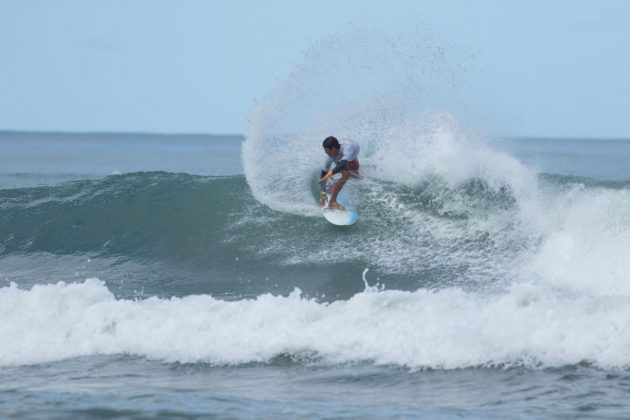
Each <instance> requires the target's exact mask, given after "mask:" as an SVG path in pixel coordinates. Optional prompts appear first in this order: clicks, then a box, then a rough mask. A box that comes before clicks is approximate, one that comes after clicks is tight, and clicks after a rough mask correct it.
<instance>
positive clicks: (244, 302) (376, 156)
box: [0, 128, 630, 419]
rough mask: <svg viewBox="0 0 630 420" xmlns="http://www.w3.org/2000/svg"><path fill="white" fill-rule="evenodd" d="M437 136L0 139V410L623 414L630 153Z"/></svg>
mask: <svg viewBox="0 0 630 420" xmlns="http://www.w3.org/2000/svg"><path fill="white" fill-rule="evenodd" d="M438 131H439V133H440V134H439V135H435V134H434V135H431V136H429V137H428V138H417V137H413V136H409V138H402V137H399V138H398V139H397V141H396V142H395V143H394V142H391V141H390V142H389V143H386V144H384V145H383V141H382V140H381V139H373V138H357V139H355V140H357V141H358V142H359V143H360V144H361V147H362V151H361V155H360V161H361V171H362V175H363V178H362V179H361V180H359V181H355V182H352V183H349V184H348V186H347V187H346V192H347V194H348V195H349V196H350V197H351V198H352V199H353V201H354V202H355V204H356V205H357V208H358V211H359V215H360V216H359V221H358V222H357V223H356V225H354V226H351V227H347V228H339V227H335V226H332V225H330V224H328V223H327V222H326V221H325V220H324V219H323V218H322V217H321V216H320V214H319V209H318V207H317V203H316V194H317V188H316V186H315V182H316V180H317V176H318V174H319V170H320V164H321V162H322V161H323V158H324V155H323V153H322V150H321V140H322V138H320V137H317V138H315V137H313V138H312V147H311V148H308V147H304V145H305V144H310V143H309V142H306V141H302V142H301V143H299V145H300V147H296V148H292V149H290V150H287V149H286V148H281V147H275V143H273V142H272V143H264V142H262V143H257V142H256V141H255V138H250V137H247V138H245V137H243V136H221V135H194V136H188V135H149V134H98V133H95V134H76V133H75V134H67V133H21V132H0V319H1V320H2V323H1V324H0V343H2V344H1V345H0V417H7V418H112V417H125V418H165V419H166V418H200V417H217V418H261V417H263V418H416V417H424V418H456V417H457V418H459V417H472V418H514V417H516V418H529V417H545V418H546V417H562V418H574V417H586V418H593V417H596V418H601V417H610V418H623V417H628V416H629V415H630V399H628V395H630V371H629V370H628V369H629V368H630V211H629V209H630V164H629V162H630V140H606V139H591V140H588V139H527V138H522V139H492V140H486V141H470V140H469V139H466V138H459V137H458V136H456V135H452V133H451V134H449V133H448V132H447V133H446V134H445V133H444V131H448V130H446V129H445V128H441V129H440V130H437V131H434V132H438ZM342 140H343V139H342ZM309 141H310V140H309ZM286 142H289V143H290V140H283V141H282V142H279V143H278V144H284V143H286ZM384 146H386V147H384Z"/></svg>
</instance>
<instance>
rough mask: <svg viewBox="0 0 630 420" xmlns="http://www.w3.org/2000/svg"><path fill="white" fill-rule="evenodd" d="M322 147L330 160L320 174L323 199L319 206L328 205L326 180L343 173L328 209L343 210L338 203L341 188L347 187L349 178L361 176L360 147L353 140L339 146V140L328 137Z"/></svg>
mask: <svg viewBox="0 0 630 420" xmlns="http://www.w3.org/2000/svg"><path fill="white" fill-rule="evenodd" d="M322 146H324V152H325V153H326V154H327V155H328V159H326V162H325V163H324V169H323V170H322V173H321V174H320V178H321V179H320V180H319V183H320V184H321V189H322V192H321V195H322V197H321V200H320V202H319V204H320V206H322V207H324V206H325V205H326V180H327V179H328V178H330V177H332V176H333V175H335V174H338V173H339V172H341V178H340V179H339V180H337V182H335V183H334V184H333V186H332V193H331V195H330V202H329V203H328V207H329V208H330V209H333V210H343V207H341V206H340V205H339V203H337V195H338V194H339V191H341V188H343V186H344V185H345V183H346V181H347V180H348V178H350V177H351V176H353V177H358V176H359V159H358V156H359V150H360V147H359V144H358V143H356V142H354V141H351V140H347V141H345V142H344V143H342V144H339V140H337V138H335V137H333V136H330V137H326V139H325V140H324V142H323V143H322ZM333 163H334V164H335V167H334V168H333V169H332V170H331V169H330V167H331V166H332V164H333Z"/></svg>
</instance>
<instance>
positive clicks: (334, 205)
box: [328, 200, 345, 210]
mask: <svg viewBox="0 0 630 420" xmlns="http://www.w3.org/2000/svg"><path fill="white" fill-rule="evenodd" d="M328 208H329V209H331V210H345V209H344V208H343V206H341V205H340V204H339V203H337V202H336V201H332V200H330V203H328Z"/></svg>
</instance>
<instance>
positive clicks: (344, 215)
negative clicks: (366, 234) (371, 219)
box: [322, 194, 359, 226]
mask: <svg viewBox="0 0 630 420" xmlns="http://www.w3.org/2000/svg"><path fill="white" fill-rule="evenodd" d="M329 201H330V194H328V200H327V201H326V206H324V207H322V213H323V214H324V217H325V218H326V220H328V221H329V222H330V223H332V224H333V225H337V226H348V225H352V224H354V222H356V221H357V219H358V218H359V215H358V214H357V211H356V210H355V209H354V206H353V205H352V203H350V201H348V199H346V198H345V197H344V196H342V195H338V196H337V203H339V204H340V205H342V206H343V208H344V210H333V209H330V208H328V202H329Z"/></svg>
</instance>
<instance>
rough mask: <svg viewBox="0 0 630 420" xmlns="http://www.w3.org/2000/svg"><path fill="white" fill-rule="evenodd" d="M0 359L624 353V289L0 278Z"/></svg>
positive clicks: (418, 361) (624, 357)
mask: <svg viewBox="0 0 630 420" xmlns="http://www.w3.org/2000/svg"><path fill="white" fill-rule="evenodd" d="M0 316H2V319H3V323H2V326H1V327H0V338H1V339H2V342H3V346H2V347H1V348H0V365H2V366H11V365H26V364H35V363H44V362H53V361H58V360H63V359H67V358H72V357H79V356H90V355H111V354H127V355H134V356H140V357H146V358H150V359H155V360H162V361H164V362H181V363H197V362H201V363H209V364H214V365H236V364H242V363H251V362H260V363H269V362H273V359H274V358H275V357H277V356H286V355H288V356H290V357H293V358H294V360H295V361H296V362H298V363H299V362H305V363H320V364H326V365H330V364H339V363H372V364H376V365H394V366H401V367H405V368H411V369H422V368H444V369H456V368H466V367H473V366H477V367H478V366H502V367H509V366H526V367H532V368H544V367H556V366H563V365H573V364H577V363H581V362H588V363H592V364H594V365H596V366H600V367H605V368H625V367H627V366H628V365H629V364H630V328H629V325H628V324H629V321H628V320H630V298H628V297H621V296H590V295H583V294H582V295H579V294H572V293H566V292H559V291H557V290H556V291H554V290H553V289H549V288H545V287H542V286H540V285H531V284H530V285H527V284H521V285H518V286H513V287H511V288H510V289H509V290H507V291H506V292H505V293H501V294H490V295H482V294H477V293H469V292H464V291H462V290H460V289H456V288H449V289H443V290H438V291H427V290H418V291H416V292H403V291H395V290H392V291H375V290H374V289H373V288H372V289H368V290H366V292H363V293H359V294H357V295H355V296H354V297H352V298H351V299H349V300H347V301H336V302H333V303H322V302H317V301H316V300H313V299H306V298H303V297H301V295H300V292H299V290H295V291H294V292H293V293H291V294H290V295H289V296H274V295H270V294H265V295H261V296H258V297H257V298H255V299H245V300H238V301H224V300H220V299H216V298H214V297H212V296H208V295H195V296H187V297H184V298H170V299H159V298H156V297H153V298H149V299H144V300H121V299H116V298H115V297H114V296H113V295H112V293H110V291H109V290H108V289H107V287H106V285H105V284H104V283H103V282H102V281H100V280H97V279H88V280H86V281H84V282H83V283H72V284H65V283H57V284H47V285H38V286H34V287H33V288H32V289H30V290H22V289H19V288H18V287H16V286H15V285H10V286H8V287H4V288H2V289H0Z"/></svg>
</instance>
